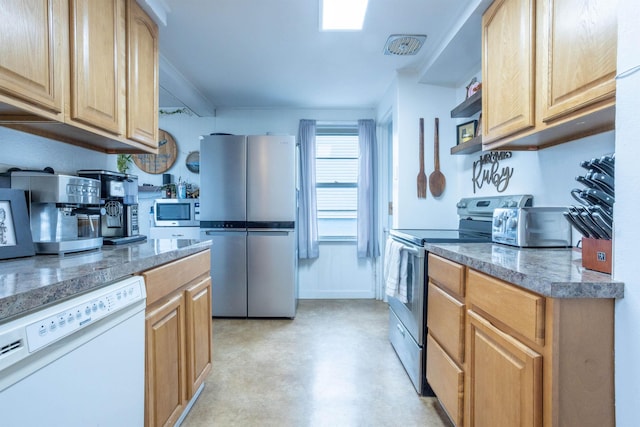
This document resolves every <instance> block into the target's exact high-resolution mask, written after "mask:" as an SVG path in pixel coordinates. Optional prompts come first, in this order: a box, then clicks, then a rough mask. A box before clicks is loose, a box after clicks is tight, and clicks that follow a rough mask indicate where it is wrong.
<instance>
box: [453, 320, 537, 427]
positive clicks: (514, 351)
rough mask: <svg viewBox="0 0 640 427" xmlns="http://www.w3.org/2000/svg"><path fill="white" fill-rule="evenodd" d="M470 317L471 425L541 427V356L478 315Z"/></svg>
mask: <svg viewBox="0 0 640 427" xmlns="http://www.w3.org/2000/svg"><path fill="white" fill-rule="evenodd" d="M468 317H469V343H468V349H469V350H468V351H469V355H470V356H469V359H468V361H467V372H466V374H467V378H468V380H467V384H468V386H467V388H466V397H467V401H468V405H469V413H468V415H467V416H468V425H471V426H477V427H485V426H486V427H496V426H520V427H535V426H541V425H542V355H540V354H538V353H536V352H535V351H533V350H532V349H530V348H529V347H527V346H526V345H524V344H522V343H521V342H519V341H517V340H516V339H514V338H513V337H511V336H509V335H507V334H505V333H503V332H501V331H500V330H499V329H497V328H495V327H494V326H492V325H491V323H490V322H488V321H487V320H485V319H483V318H482V317H480V316H479V315H477V314H476V313H474V312H472V311H470V312H469V313H468Z"/></svg>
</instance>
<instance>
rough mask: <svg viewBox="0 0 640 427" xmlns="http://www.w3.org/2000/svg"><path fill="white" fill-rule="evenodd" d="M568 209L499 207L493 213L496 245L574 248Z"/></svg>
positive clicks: (492, 231)
mask: <svg viewBox="0 0 640 427" xmlns="http://www.w3.org/2000/svg"><path fill="white" fill-rule="evenodd" d="M566 210H567V208H558V207H527V208H498V209H496V210H494V211H493V225H492V227H491V237H492V239H493V241H494V242H496V243H504V244H506V245H511V246H519V247H532V248H542V247H548V248H553V247H556V248H562V247H565V248H566V247H571V246H572V244H573V242H572V240H571V226H570V225H569V223H568V222H567V221H566V220H565V218H564V215H563V212H564V211H566Z"/></svg>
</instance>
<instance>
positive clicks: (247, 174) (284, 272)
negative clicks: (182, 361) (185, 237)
mask: <svg viewBox="0 0 640 427" xmlns="http://www.w3.org/2000/svg"><path fill="white" fill-rule="evenodd" d="M295 153H296V147H295V138H294V137H293V136H272V135H266V136H265V135H259V136H238V135H209V136H205V137H203V138H202V139H201V142H200V230H201V238H202V239H210V240H212V241H213V251H212V256H211V278H212V281H213V290H212V298H213V300H212V311H213V316H220V317H289V318H293V317H294V316H295V313H296V305H297V253H296V248H297V246H296V240H297V239H296V229H295V221H296V163H295V159H296V155H295Z"/></svg>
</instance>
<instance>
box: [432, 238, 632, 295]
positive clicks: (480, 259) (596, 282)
mask: <svg viewBox="0 0 640 427" xmlns="http://www.w3.org/2000/svg"><path fill="white" fill-rule="evenodd" d="M425 248H426V250H427V252H431V253H433V254H435V255H439V256H441V257H443V258H446V259H448V260H450V261H454V262H457V263H459V264H463V265H466V266H467V267H470V268H472V269H474V270H477V271H480V272H482V273H486V274H488V275H490V276H493V277H495V278H497V279H501V280H504V281H506V282H509V283H512V284H514V285H517V286H519V287H521V288H524V289H527V290H529V291H532V292H535V293H538V294H540V295H543V296H545V297H551V298H616V299H617V298H623V297H624V283H623V282H619V281H616V280H613V279H612V278H611V276H610V275H608V274H604V273H599V272H597V271H592V270H588V269H586V268H584V267H582V263H581V259H582V254H581V251H579V250H576V249H571V248H560V249H558V248H553V249H547V248H516V247H511V246H506V245H501V244H494V243H439V244H433V243H427V244H426V245H425Z"/></svg>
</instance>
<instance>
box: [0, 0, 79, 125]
mask: <svg viewBox="0 0 640 427" xmlns="http://www.w3.org/2000/svg"><path fill="white" fill-rule="evenodd" d="M61 6H62V3H61V1H59V0H40V1H28V2H25V1H23V0H7V1H3V2H2V5H1V6H0V28H1V30H0V31H1V33H2V43H0V101H2V102H6V101H9V102H10V103H12V104H16V105H17V106H19V107H21V108H23V109H25V110H28V111H31V112H38V113H41V114H43V115H45V116H47V117H50V118H61V117H62V116H61V113H62V109H63V103H64V87H63V85H62V83H63V74H64V68H63V65H64V58H65V56H64V52H63V44H62V42H63V39H64V37H63V34H64V33H63V31H65V30H66V28H64V22H65V21H64V20H62V19H60V18H61V17H62V16H63V14H64V10H63V9H62V7H61ZM3 110H5V111H6V109H3Z"/></svg>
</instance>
